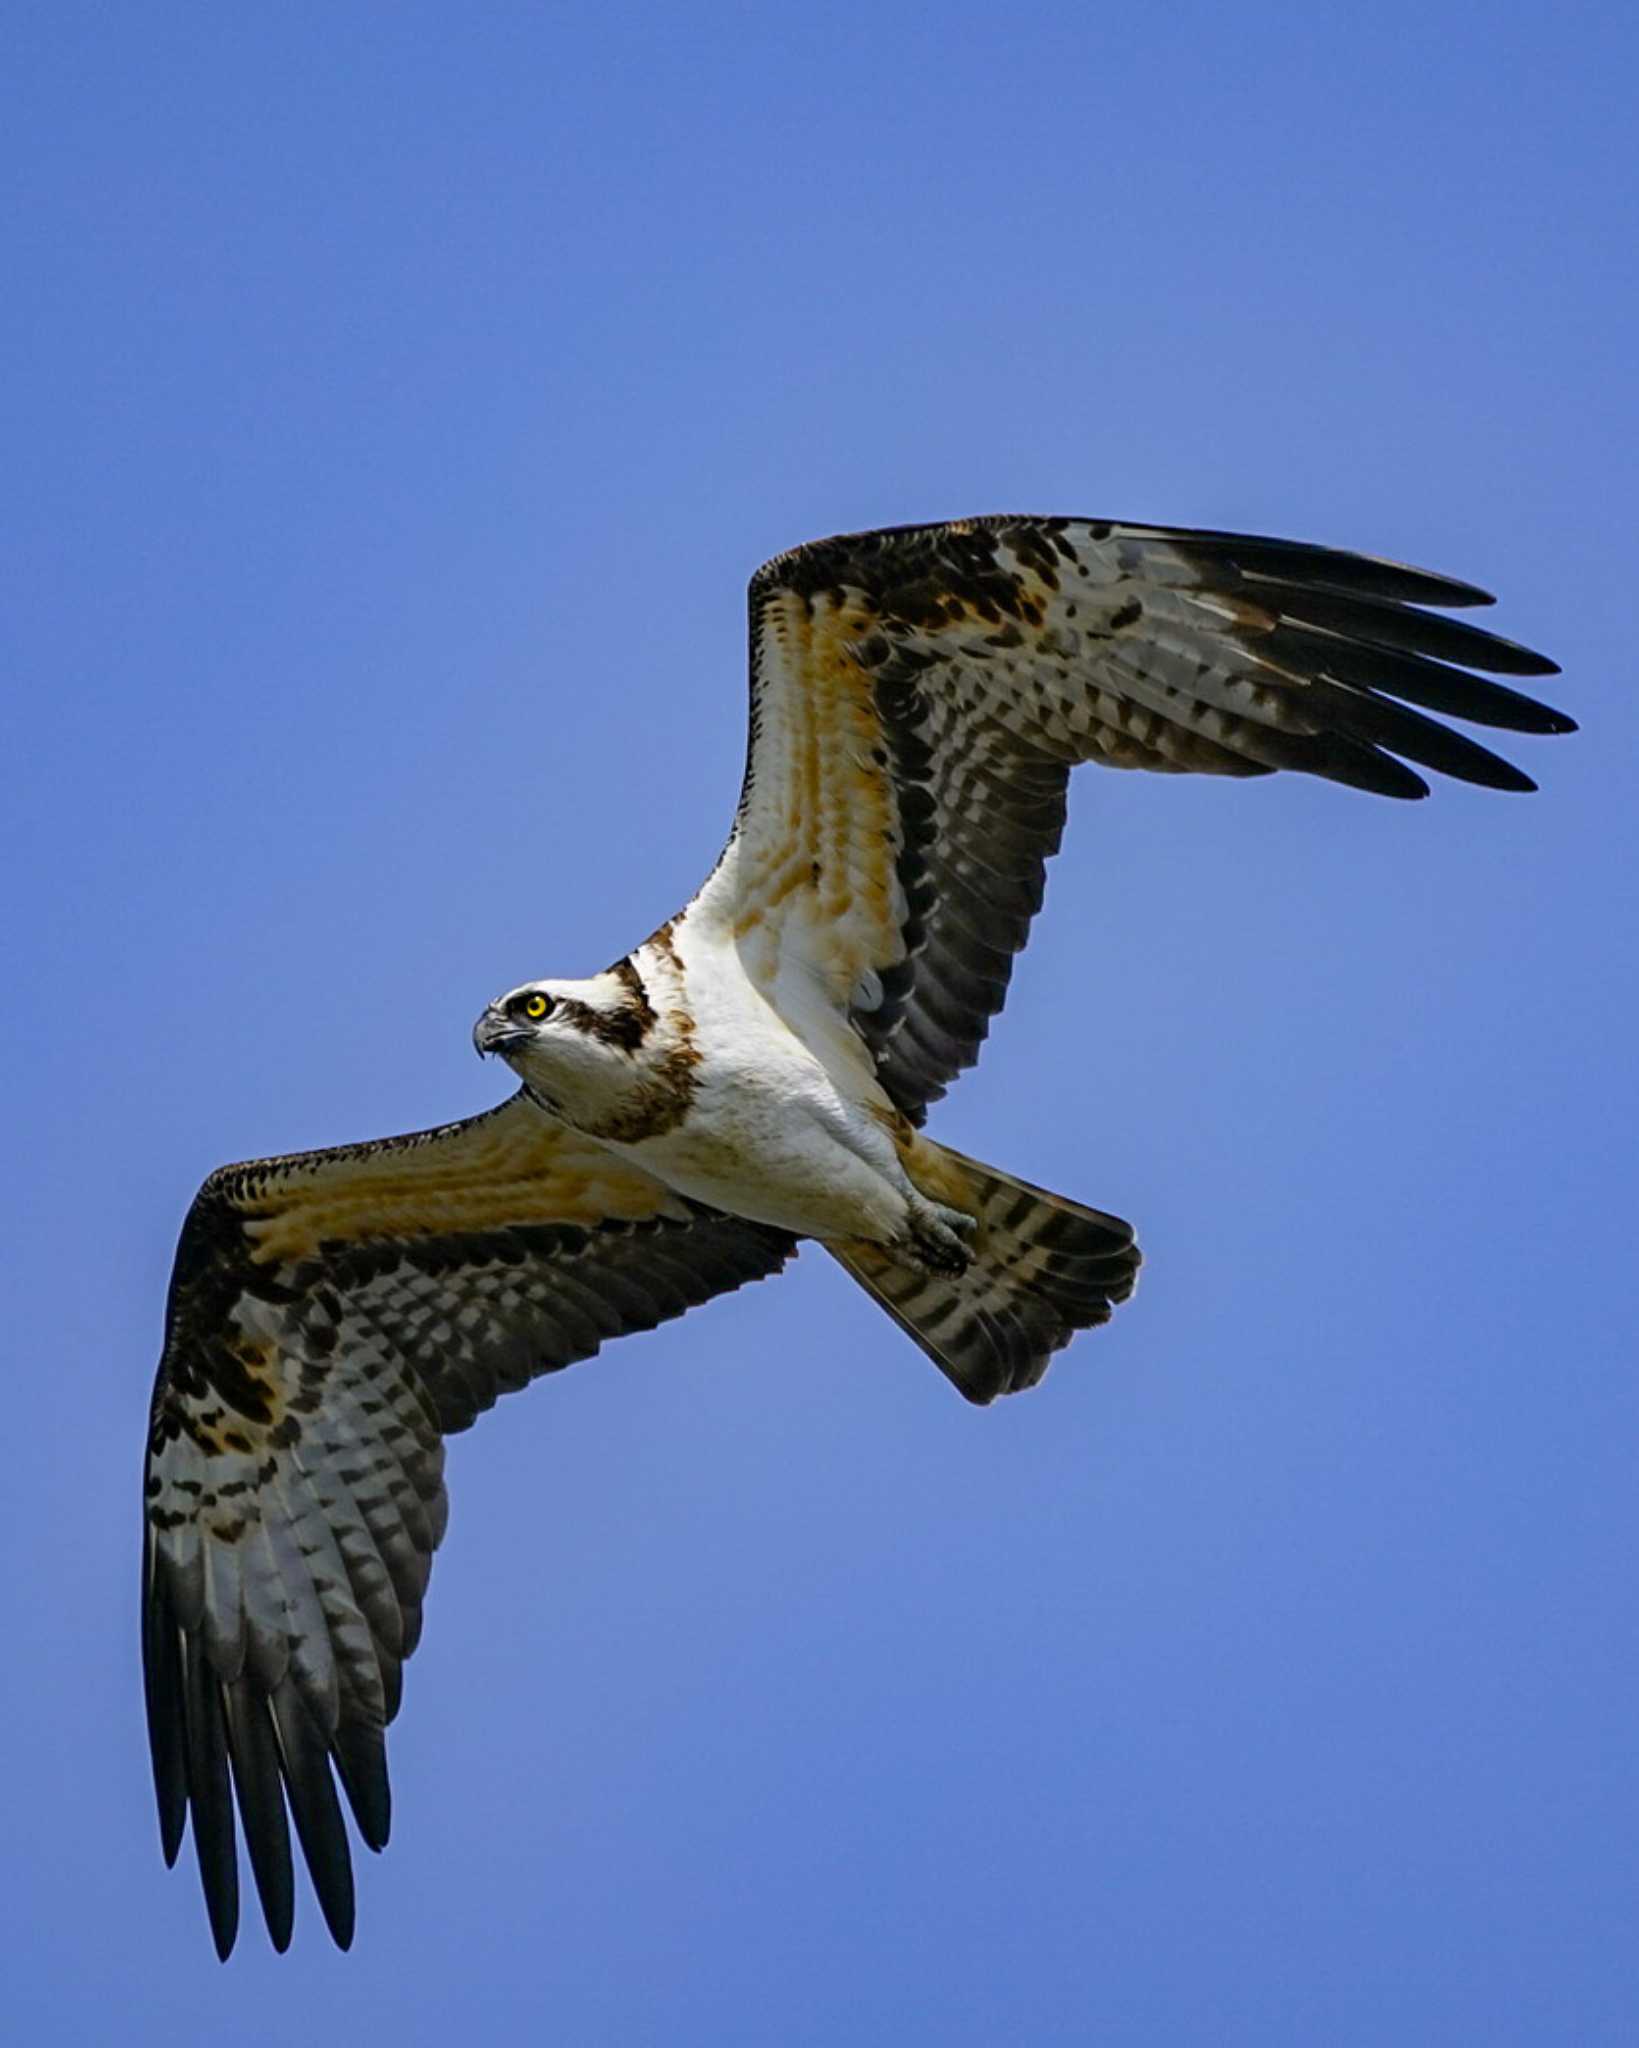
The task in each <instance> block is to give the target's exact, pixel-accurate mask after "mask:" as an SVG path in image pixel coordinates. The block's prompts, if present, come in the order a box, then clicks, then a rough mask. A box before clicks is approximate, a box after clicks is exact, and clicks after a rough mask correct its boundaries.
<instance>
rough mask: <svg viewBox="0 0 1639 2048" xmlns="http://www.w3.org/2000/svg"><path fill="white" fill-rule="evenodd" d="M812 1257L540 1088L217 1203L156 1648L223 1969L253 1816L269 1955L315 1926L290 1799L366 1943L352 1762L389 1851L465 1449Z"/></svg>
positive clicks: (156, 1503) (156, 1557)
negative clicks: (399, 1717)
mask: <svg viewBox="0 0 1639 2048" xmlns="http://www.w3.org/2000/svg"><path fill="white" fill-rule="evenodd" d="M793 1248H794V1246H793V1240H792V1239H791V1238H790V1237H789V1236H788V1235H786V1234H785V1233H783V1232H780V1231H777V1230H771V1229H768V1228H766V1227H765V1226H763V1225H761V1224H757V1223H751V1222H746V1221H744V1220H742V1219H740V1218H737V1217H731V1216H723V1215H718V1214H714V1213H711V1212H709V1211H705V1210H702V1209H700V1208H699V1207H698V1206H696V1205H694V1204H691V1203H689V1202H686V1201H684V1200H683V1199H681V1198H680V1197H678V1196H676V1195H674V1194H672V1193H671V1192H670V1191H669V1190H668V1189H666V1188H664V1187H663V1186H662V1185H661V1184H660V1183H659V1182H658V1181H656V1180H653V1179H652V1178H651V1177H650V1176H649V1175H647V1174H646V1173H644V1172H642V1171H641V1169H639V1168H636V1167H634V1166H632V1165H630V1164H629V1163H627V1162H625V1161H623V1160H619V1159H617V1158H616V1157H615V1156H614V1155H613V1154H611V1153H610V1152H608V1151H607V1150H605V1148H604V1147H603V1146H601V1145H599V1144H597V1143H595V1142H594V1141H592V1140H590V1139H587V1138H584V1137H581V1136H580V1135H578V1134H577V1133H575V1132H572V1131H569V1130H567V1129H565V1128H564V1127H563V1126H561V1125H558V1124H555V1123H553V1122H551V1121H550V1120H549V1119H548V1118H546V1117H545V1116H543V1115H542V1114H541V1113H540V1112H539V1111H538V1110H536V1109H535V1108H534V1107H533V1106H532V1105H531V1104H529V1103H527V1102H526V1101H524V1100H523V1099H522V1098H521V1097H515V1098H514V1099H513V1100H512V1101H511V1102H510V1103H507V1104H506V1105H504V1106H503V1107H502V1108H500V1109H498V1110H495V1111H492V1112H491V1113H489V1114H488V1115H485V1116H479V1117H474V1118H472V1119H470V1120H469V1121H467V1122H465V1123H459V1124H451V1125H447V1126H445V1127H444V1128H442V1129H440V1130H434V1131H428V1132H424V1133H421V1134H418V1135H417V1136H414V1137H410V1138H400V1139H389V1140H386V1141H384V1142H381V1143H378V1144H372V1145H361V1146H354V1147H346V1148H343V1149H340V1150H337V1151H332V1152H318V1153H307V1154H301V1155H297V1156H294V1157H291V1158H288V1159H269V1160H260V1161H256V1162H253V1163H251V1164H248V1165H244V1166H234V1167H225V1168H223V1169H222V1170H221V1171H220V1172H218V1173H215V1174H213V1175H212V1176H211V1178H210V1179H209V1180H208V1181H207V1182H206V1184H205V1186H204V1187H203V1188H202V1189H201V1190H200V1193H199V1196H198V1198H197V1199H196V1200H195V1202H194V1205H193V1207H192V1209H191V1210H190V1212H189V1215H188V1219H187V1222H186V1224H185V1225H184V1228H183V1233H182V1240H181V1243H180V1245H179V1247H178V1251H177V1259H176V1269H175V1273H174V1276H173V1279H172V1284H171V1296H170V1304H169V1309H168V1314H167V1328H166V1340H165V1349H164V1356H163V1359H162V1362H161V1365H160V1369H159V1376H158V1379H157V1382H156V1384H155V1388H154V1400H153V1412H152V1422H151V1428H150V1437H149V1451H148V1481H147V1502H146V1507H147V1540H146V1545H145V1554H144V1568H143V1590H144V1627H143V1648H144V1664H145V1669H146V1674H147V1688H148V1710H149V1728H150V1735H151V1740H152V1746H153V1761H154V1772H155V1781H156V1785H157V1789H158V1794H159V1806H160V1817H161V1828H162V1834H163V1840H164V1847H165V1853H166V1857H167V1860H172V1859H174V1857H175V1855H176V1853H177V1849H178V1846H179V1844H180V1841H181V1836H182V1829H183V1822H184V1819H185V1817H186V1815H187V1813H188V1812H189V1810H190V1809H191V1811H192V1816H193V1832H194V1841H195V1846H196V1849H197V1852H198V1856H199V1864H200V1873H201V1877H202V1879H203V1882H204V1889H205V1896H206V1902H207V1905H208V1908H209V1912H210V1917H211V1924H212V1929H213V1932H214V1934H215V1937H216V1942H217V1946H218V1949H219V1950H220V1951H221V1952H222V1953H223V1954H226V1952H227V1950H228V1949H229V1947H231V1945H232V1942H233V1938H234V1932H235V1928H236V1925H237V1915H238V1891H237V1877H236V1872H235V1847H234V1833H235V1831H234V1819H233V1811H234V1803H235V1797H236V1798H237V1804H238V1808H239V1812H240V1815H241V1817H242V1820H243V1824H244V1830H245V1837H246V1845H247V1848H248V1850H249V1853H250V1861H251V1867H252V1871H253V1873H254V1876H255V1879H256V1884H257V1888H258V1891H259V1893H260V1895H261V1899H262V1904H263V1907H264V1911H265V1914H266V1917H267V1921H268V1926H269V1930H270V1932H271V1934H272V1936H273V1940H274V1943H275V1945H276V1946H278V1947H281V1948H282V1947H283V1946H284V1945H285V1944H286V1943H287V1942H288V1940H289V1938H290V1930H291V1916H292V1911H293V1885H292V1872H291V1855H290V1842H289V1827H288V1823H287V1819H286V1805H287V1803H288V1806H289V1809H290V1815H291V1817H292V1818H293V1819H294V1821H295V1824H296V1830H297V1834H298V1836H299V1838H300V1841H301V1845H302V1848H303V1851H304V1852H305V1855H306V1858H307V1862H308V1865H309V1868H310V1870H311V1872H312V1876H313V1881H314V1887H315V1890H316V1891H317V1894H318V1897H319V1902H320V1905H321V1908H322V1910H323V1912H324V1915H325V1918H326V1920H327V1922H328V1924H329V1926H330V1929H331V1932H332V1933H333V1934H334V1935H335V1937H336V1939H337V1940H338V1941H339V1942H341V1943H342V1944H343V1945H345V1944H346V1942H347V1941H348V1939H349V1938H350V1936H351V1932H352V1920H353V1890H352V1876H351V1871H350V1867H349V1859H348V1850H347V1839H346V1833H345V1830H344V1827H343V1824H342V1820H341V1812H340V1807H339V1805H338V1802H337V1797H336V1791H335V1786H334V1783H333V1780H332V1775H331V1769H332V1765H333V1766H334V1768H335V1772H336V1774H337V1776H339V1778H340V1780H341V1784H342V1787H343V1789H344V1791H345V1793H346V1795H347V1798H348V1801H349V1804H350V1805H351V1807H352V1810H353V1814H354V1817H355V1819H356V1821H357V1824H358V1827H359V1832H360V1834H361V1835H362V1836H363V1838H364V1840H365V1841H366V1842H367V1843H368V1844H369V1845H370V1846H371V1847H372V1848H380V1847H381V1845H382V1844H383V1843H384V1842H385V1840H386V1838H387V1829H388V1818H389V1814H388V1793H387V1773H386V1759H385V1747H384V1742H383V1731H384V1729H385V1727H386V1724H387V1723H388V1722H389V1721H390V1720H391V1719H392V1718H393V1715H394V1714H395V1712H396V1711H397V1708H398V1704H399V1691H400V1670H401V1667H402V1664H403V1661H404V1659H405V1658H406V1657H408V1656H409V1655H410V1653H411V1651H412V1650H413V1649H414V1648H415V1646H416V1642H417V1639H418V1637H419V1635H420V1632H421V1603H422V1598H423V1595H424V1593H425V1591H426V1587H427V1580H428V1574H429V1572H430V1570H431V1565H432V1554H433V1551H434V1549H435V1548H436V1547H437V1544H438V1541H439V1538H440V1537H441V1535H442V1534H443V1530H444V1523H445V1516H446V1507H445V1495H444V1482H443V1462H444V1454H443V1442H442V1439H443V1437H444V1436H445V1435H446V1434H448V1433H449V1432H450V1431H452V1430H459V1429H464V1428H466V1427H467V1425H468V1424H469V1423H471V1422H472V1421H473V1419H474V1418H475V1416H477V1415H478V1414H479V1413H480V1411H481V1410H483V1409H486V1408H488V1407H490V1406H491V1405H492V1404H493V1403H494V1401H495V1400H496V1398H497V1396H498V1395H500V1394H502V1393H505V1392H508V1391H510V1390H512V1389H515V1388H519V1387H522V1386H524V1385H526V1384H527V1383H528V1382H529V1381H530V1380H531V1379H532V1378H534V1377H535V1376H536V1375H537V1374H540V1373H543V1372H550V1371H553V1370H555V1369H556V1368H558V1367H560V1366H564V1365H568V1364H570V1363H571V1362H572V1361H574V1360H576V1359H583V1358H588V1357H590V1356H591V1354H592V1353H593V1352H594V1351H596V1350H597V1349H598V1347H599V1346H600V1345H601V1344H602V1343H604V1342H605V1341H606V1340H607V1339H609V1338H612V1337H618V1336H621V1335H624V1334H625V1333H627V1332H628V1331H633V1330H646V1329H651V1328H653V1327H654V1326H655V1325H656V1324H658V1323H661V1322H664V1321H665V1320H667V1319H668V1318H669V1317H672V1316H676V1315H680V1314H681V1313H682V1312H683V1311H684V1310H685V1309H687V1308H690V1307H692V1306H694V1305H695V1304H697V1303H700V1302H703V1301H707V1300H709V1299H710V1298H711V1297H712V1296H713V1295H715V1294H718V1293H721V1292H723V1291H724V1290H726V1289H729V1288H734V1287H738V1286H740V1285H741V1284H742V1283H743V1282H745V1281H748V1280H755V1279H759V1278H761V1277H763V1276H764V1275H766V1274H769V1273H773V1272H775V1271H777V1270H778V1268H779V1267H780V1266H781V1265H782V1264H783V1263H784V1261H785V1260H786V1259H787V1258H788V1257H789V1256H790V1254H791V1252H792V1250H793Z"/></svg>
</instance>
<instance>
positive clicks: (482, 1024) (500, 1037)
mask: <svg viewBox="0 0 1639 2048" xmlns="http://www.w3.org/2000/svg"><path fill="white" fill-rule="evenodd" d="M529 1035H530V1034H529V1032H528V1030H527V1029H526V1028H525V1027H524V1026H523V1025H522V1024H519V1023H516V1022H515V1021H514V1020H513V1019H512V1018H511V1017H509V1016H507V1015H506V1013H505V1012H504V1011H503V1010H499V1009H497V1008H496V1006H495V1005H494V1004H493V1003H491V1004H490V1006H489V1008H488V1009H487V1010H485V1011H484V1013H483V1015H482V1016H481V1017H480V1018H479V1019H478V1022H477V1023H476V1024H474V1026H473V1027H472V1042H473V1045H474V1046H475V1047H476V1048H477V1052H478V1057H479V1058H480V1059H483V1058H484V1057H485V1055H486V1054H488V1053H492V1052H498V1053H505V1052H506V1050H507V1048H508V1047H509V1046H514V1045H519V1044H521V1043H522V1042H523V1040H524V1039H526V1038H528V1037H529Z"/></svg>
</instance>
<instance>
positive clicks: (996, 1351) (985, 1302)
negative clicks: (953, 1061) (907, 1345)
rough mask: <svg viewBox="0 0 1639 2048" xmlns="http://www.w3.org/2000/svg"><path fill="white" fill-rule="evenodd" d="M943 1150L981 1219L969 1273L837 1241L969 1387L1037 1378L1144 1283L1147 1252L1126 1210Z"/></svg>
mask: <svg viewBox="0 0 1639 2048" xmlns="http://www.w3.org/2000/svg"><path fill="white" fill-rule="evenodd" d="M923 1142H924V1143H926V1142H927V1141H926V1140H923ZM938 1149H939V1151H940V1153H941V1155H942V1157H941V1164H942V1165H948V1166H949V1167H950V1168H952V1169H954V1175H955V1177H958V1178H960V1179H961V1180H963V1181H965V1182H966V1183H967V1188H966V1190H965V1191H964V1199H963V1200H962V1201H961V1203H960V1206H961V1207H962V1208H963V1209H965V1210H967V1211H969V1213H971V1214H972V1215H973V1216H974V1217H975V1219H976V1221H977V1226H978V1227H977V1229H976V1230H975V1231H974V1234H973V1240H972V1246H971V1250H972V1260H971V1263H970V1264H969V1266H968V1267H967V1270H966V1271H965V1272H962V1273H955V1274H953V1273H936V1272H930V1271H929V1270H927V1268H925V1267H923V1266H921V1265H917V1264H915V1263H911V1262H908V1261H906V1260H904V1259H903V1258H902V1257H901V1256H900V1255H899V1254H897V1253H895V1252H893V1251H890V1250H888V1249H887V1248H886V1247H885V1246H882V1245H878V1244H869V1243H866V1242H865V1241H863V1240H861V1239H852V1240H850V1241H849V1242H847V1243H828V1244H827V1245H826V1250H827V1251H829V1252H830V1253H831V1254H832V1256H833V1257H834V1258H835V1259H836V1260H837V1261H838V1262H839V1263H840V1264H841V1266H842V1267H843V1269H844V1271H846V1272H848V1273H851V1274H852V1275H853V1277H854V1279H856V1280H857V1281H858V1282H859V1284H860V1286H861V1287H863V1288H864V1289H865V1291H866V1293H867V1294H869V1295H871V1296H872V1298H873V1299H874V1300H876V1301H878V1302H880V1304H881V1305H882V1307H883V1308H885V1309H886V1310H887V1311H888V1313H889V1315H891V1316H892V1317H893V1319H894V1321H895V1322H896V1323H897V1324H898V1325H899V1327H900V1328H901V1329H902V1330H903V1331H904V1332H905V1333H906V1335H907V1336H909V1337H911V1338H913V1339H914V1340H915V1342H916V1343H918V1344H920V1345H921V1347H922V1349H923V1350H924V1351H925V1352H926V1353H927V1354H928V1356H929V1357H930V1358H931V1359H932V1360H933V1362H934V1364H935V1365H936V1366H938V1368H939V1370H940V1371H941V1372H942V1373H944V1375H945V1376H946V1378H947V1379H949V1380H950V1382H951V1384H952V1385H953V1386H954V1387H955V1388H956V1389H957V1391H958V1392H959V1393H961V1394H962V1395H964V1396H965V1397H966V1398H967V1399H968V1400H969V1401H976V1402H979V1403H984V1402H988V1401H993V1400H994V1399H995V1398H996V1396H997V1395H998V1394H1016V1393H1018V1392H1019V1391H1020V1390H1021V1389H1023V1388H1025V1387H1033V1386H1034V1385H1035V1384H1036V1382H1037V1381H1038V1380H1039V1379H1040V1378H1041V1376H1042V1374H1043V1373H1044V1372H1045V1371H1046V1370H1047V1365H1048V1361H1049V1360H1050V1359H1051V1357H1052V1355H1053V1353H1054V1352H1055V1351H1058V1350H1061V1349H1062V1348H1063V1346H1064V1345H1066V1344H1068V1343H1069V1341H1070V1339H1071V1338H1072V1337H1073V1336H1074V1335H1075V1334H1076V1332H1077V1331H1078V1330H1091V1329H1095V1328H1096V1327H1097V1326H1098V1325H1099V1324H1100V1323H1107V1322H1108V1321H1109V1320H1110V1316H1111V1313H1112V1311H1113V1310H1114V1308H1115V1306H1116V1304H1117V1303H1118V1302H1123V1301H1125V1300H1126V1299H1127V1298H1128V1296H1129V1295H1130V1294H1131V1293H1132V1291H1133V1288H1134V1286H1135V1285H1136V1283H1137V1278H1138V1267H1139V1257H1140V1255H1139V1251H1138V1247H1137V1246H1136V1245H1135V1244H1134V1243H1133V1233H1132V1226H1131V1225H1130V1224H1127V1223H1123V1222H1122V1220H1121V1218H1120V1217H1119V1216H1107V1215H1106V1214H1105V1213H1104V1212H1103V1210H1101V1209H1087V1208H1084V1207H1083V1206H1082V1205H1081V1203H1079V1202H1072V1201H1069V1200H1068V1199H1067V1198H1066V1197H1065V1196H1063V1195H1052V1194H1049V1193H1048V1192H1047V1191H1046V1189H1045V1188H1038V1187H1032V1186H1031V1185H1030V1183H1029V1182H1028V1181H1022V1180H1015V1179H1014V1177H1013V1176H1012V1175H1011V1174H1009V1173H1002V1172H1000V1171H999V1170H998V1169H997V1168H996V1167H994V1166H981V1165H980V1164H979V1162H978V1161H977V1160H974V1159H967V1158H964V1157H963V1155H962V1154H961V1153H959V1152H952V1151H951V1150H950V1149H949V1148H948V1147H944V1146H941V1147H939V1148H938ZM946 1199H947V1200H948V1199H949V1196H948V1195H947V1196H946Z"/></svg>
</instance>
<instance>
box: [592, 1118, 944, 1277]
mask: <svg viewBox="0 0 1639 2048" xmlns="http://www.w3.org/2000/svg"><path fill="white" fill-rule="evenodd" d="M829 1108H830V1106H829V1105H826V1106H824V1107H823V1108H821V1109H820V1111H819V1113H816V1106H815V1105H809V1104H802V1103H799V1104H792V1103H789V1102H788V1103H783V1104H782V1103H770V1102H769V1101H767V1100H766V1099H763V1100H759V1099H758V1097H757V1096H756V1095H751V1096H749V1097H744V1098H741V1099H738V1100H729V1101H726V1102H725V1101H721V1100H720V1101H718V1102H717V1103H716V1104H713V1103H712V1102H711V1101H710V1100H709V1099H708V1100H707V1101H706V1102H704V1103H702V1104H701V1105H699V1106H698V1108H697V1109H696V1110H695V1111H694V1112H693V1113H692V1114H691V1115H690V1116H689V1117H688V1118H687V1119H686V1120H685V1122H684V1123H682V1124H680V1125H679V1126H678V1127H677V1128H676V1129H675V1130H672V1131H668V1132H666V1133H665V1134H664V1135H663V1136H660V1137H656V1138H649V1139H646V1140H644V1141H642V1142H641V1143H639V1144H635V1145H631V1146H622V1147H620V1148H619V1149H621V1150H622V1151H625V1152H628V1153H629V1154H630V1156H631V1157H632V1158H633V1159H634V1160H635V1161H637V1162H638V1163H639V1164H641V1165H642V1166H644V1167H645V1168H646V1169H647V1170H648V1171H649V1172H650V1173H652V1174H654V1175H655V1176H656V1178H657V1179H660V1180H663V1181H664V1182H665V1183H666V1184H667V1186H668V1187H672V1188H675V1189H676V1190H677V1192H678V1193H679V1194H682V1195H687V1196H689V1197H690V1198H691V1199H692V1200H694V1201H697V1202H707V1203H709V1204H710V1205H711V1206H712V1207H713V1208H714V1209H726V1210H728V1211H729V1212H730V1213H731V1214H733V1215H736V1216H746V1217H750V1218H751V1219H752V1220H753V1221H754V1222H757V1223H768V1224H772V1225H773V1226H775V1228H777V1229H781V1230H790V1231H793V1232H795V1233H796V1234H797V1235H798V1236H799V1237H868V1238H873V1239H875V1240H877V1241H879V1242H885V1241H886V1240H888V1239H889V1238H892V1237H895V1236H897V1235H898V1234H899V1232H900V1230H901V1228H902V1227H903V1224H904V1220H905V1209H906V1196H905V1192H904V1187H903V1177H902V1175H901V1174H900V1173H899V1171H898V1169H897V1162H896V1160H895V1158H894V1154H893V1149H892V1145H891V1142H890V1141H889V1140H888V1138H887V1136H886V1134H885V1133H884V1132H881V1131H880V1130H878V1129H876V1128H875V1127H874V1125H872V1126H871V1127H869V1128H865V1127H864V1126H865V1125H867V1124H868V1123H869V1120H868V1119H867V1118H866V1117H865V1113H864V1112H862V1111H858V1110H855V1111H853V1113H852V1115H851V1116H838V1115H837V1114H836V1113H835V1112H834V1111H831V1112H830V1113H826V1111H827V1110H829ZM855 1119H858V1120H859V1124H860V1127H859V1128H855V1127H854V1124H855Z"/></svg>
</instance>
